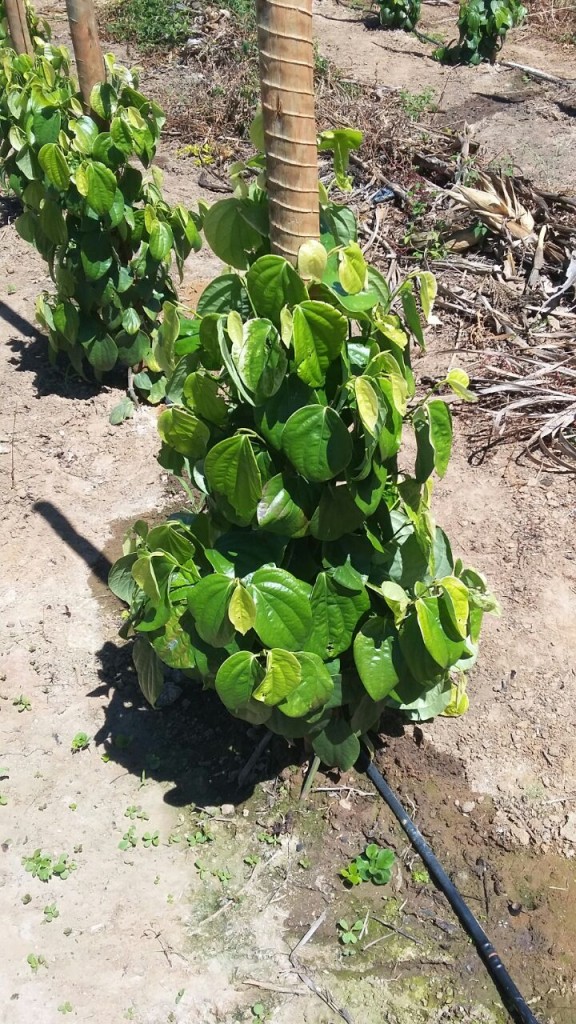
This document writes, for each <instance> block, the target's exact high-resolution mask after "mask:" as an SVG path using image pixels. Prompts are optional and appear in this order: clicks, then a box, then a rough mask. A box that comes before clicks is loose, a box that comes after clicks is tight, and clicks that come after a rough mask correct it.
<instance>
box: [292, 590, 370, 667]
mask: <svg viewBox="0 0 576 1024" xmlns="http://www.w3.org/2000/svg"><path fill="white" fill-rule="evenodd" d="M310 600H311V608H312V619H313V629H312V633H311V635H310V638H309V640H308V642H307V644H306V646H307V649H308V650H309V651H312V652H314V653H315V654H317V655H319V656H320V657H321V658H322V659H323V660H324V661H325V660H327V659H328V658H333V657H336V656H337V655H338V654H340V653H342V652H343V651H346V650H348V648H349V647H350V645H351V643H352V637H353V635H354V630H355V629H356V626H357V624H358V621H359V619H360V618H361V617H362V615H363V614H364V613H365V612H366V611H367V610H368V608H369V607H370V598H369V597H368V593H367V591H366V590H365V589H364V587H362V589H361V590H360V591H356V592H354V591H350V590H348V589H347V588H346V587H343V586H342V585H341V584H340V583H338V582H337V581H336V580H335V579H334V577H333V575H332V574H328V573H326V572H321V573H319V574H318V576H317V577H316V580H315V583H314V587H313V589H312V597H311V599H310Z"/></svg>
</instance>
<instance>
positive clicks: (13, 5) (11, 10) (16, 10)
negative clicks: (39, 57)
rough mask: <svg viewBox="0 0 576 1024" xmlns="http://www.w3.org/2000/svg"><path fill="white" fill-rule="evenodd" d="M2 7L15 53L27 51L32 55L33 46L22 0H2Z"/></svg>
mask: <svg viewBox="0 0 576 1024" xmlns="http://www.w3.org/2000/svg"><path fill="white" fill-rule="evenodd" d="M4 7H5V9H6V20H7V22H8V31H9V33H10V38H11V40H12V45H13V47H14V49H15V50H16V53H29V54H30V55H31V56H32V54H33V53H34V47H33V46H32V38H31V36H30V30H29V28H28V21H27V19H26V6H25V4H24V0H4Z"/></svg>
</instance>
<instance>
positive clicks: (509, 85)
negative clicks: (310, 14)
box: [314, 0, 576, 191]
mask: <svg viewBox="0 0 576 1024" xmlns="http://www.w3.org/2000/svg"><path fill="white" fill-rule="evenodd" d="M456 10H457V5H452V6H450V5H449V6H440V7H434V6H427V5H426V4H423V6H422V20H421V22H419V25H418V28H419V30H420V31H421V32H422V33H424V34H426V35H433V36H434V37H438V38H440V37H443V38H444V39H445V40H446V42H449V41H450V40H451V39H452V37H453V36H454V35H457V32H456V31H455V21H456ZM314 11H315V27H316V32H317V35H318V38H319V45H320V50H321V52H322V54H323V55H324V56H326V57H329V58H330V59H331V60H332V61H333V62H334V64H335V65H336V66H337V67H339V68H342V70H343V71H345V72H346V73H347V74H349V75H350V76H351V78H353V79H355V80H356V81H359V82H364V83H369V84H374V85H379V86H385V87H387V88H391V89H395V90H399V89H406V90H408V91H410V92H411V93H422V92H423V91H424V90H426V89H429V90H431V91H432V96H433V100H434V102H435V103H436V105H437V107H438V110H439V112H438V123H441V124H442V125H443V126H450V127H453V128H455V129H461V128H462V127H463V125H464V122H465V121H466V122H467V123H468V124H469V125H471V126H473V129H474V135H473V137H474V139H475V140H476V141H477V142H479V143H480V144H481V146H482V147H483V150H484V152H485V155H486V157H487V159H488V160H489V161H494V162H495V163H497V164H500V165H502V166H504V167H506V166H508V167H516V168H521V169H522V171H523V172H524V173H525V174H527V175H528V176H529V177H532V178H534V179H535V180H536V181H538V182H539V183H540V185H541V186H542V187H543V188H546V187H547V188H551V189H563V190H568V191H571V190H573V189H574V188H576V171H575V169H574V160H573V156H572V154H573V152H574V146H575V145H576V123H575V120H574V105H575V103H576V74H575V70H574V68H575V63H574V47H573V46H571V45H570V44H567V45H565V46H562V45H560V44H556V43H553V42H550V41H548V40H545V39H543V38H542V37H541V36H539V35H538V34H537V33H535V32H534V30H533V29H530V27H526V28H519V29H518V30H516V31H514V32H513V33H511V35H510V36H509V38H508V40H507V42H506V45H505V47H504V50H503V51H502V53H501V55H500V56H501V59H502V60H507V61H514V62H515V63H518V64H524V65H527V66H529V67H533V68H539V69H541V70H542V71H544V72H547V73H548V74H551V75H555V76H557V77H559V78H562V79H568V80H571V84H570V85H549V84H546V83H542V82H535V81H534V80H531V79H529V78H526V77H525V76H524V75H523V73H522V72H521V71H515V70H513V69H510V68H506V67H503V66H502V65H501V64H498V63H497V64H496V65H494V66H490V65H488V64H483V65H481V66H480V67H476V68H466V67H457V68H449V67H443V66H442V65H441V64H439V63H438V62H437V61H435V60H433V59H432V57H431V54H432V52H433V50H434V44H432V43H426V42H420V41H419V40H418V39H416V38H415V37H414V36H412V35H410V34H408V33H406V32H382V31H369V30H368V29H366V28H365V27H364V25H363V24H362V21H361V20H360V15H359V14H358V12H355V11H354V9H353V8H351V7H350V6H348V5H346V4H343V3H337V2H336V0H316V2H315V5H314Z"/></svg>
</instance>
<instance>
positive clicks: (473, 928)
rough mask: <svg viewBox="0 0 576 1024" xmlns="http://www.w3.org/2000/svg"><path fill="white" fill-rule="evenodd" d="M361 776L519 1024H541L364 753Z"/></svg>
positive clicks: (413, 825) (360, 760) (434, 857)
mask: <svg viewBox="0 0 576 1024" xmlns="http://www.w3.org/2000/svg"><path fill="white" fill-rule="evenodd" d="M356 770H357V771H358V772H364V773H365V774H366V775H367V776H368V778H369V779H370V781H371V782H372V783H373V785H374V786H375V787H376V789H377V790H378V792H379V794H380V796H381V797H383V798H384V800H385V801H386V803H387V804H388V806H389V808H390V810H391V811H392V813H393V814H394V815H395V817H396V818H397V819H398V821H399V822H400V824H401V826H402V828H403V829H404V831H405V833H406V835H407V836H408V838H409V840H410V842H411V843H412V845H413V847H414V849H415V850H416V851H417V852H418V853H419V854H420V857H421V858H422V860H423V862H424V864H425V865H426V867H427V868H428V871H429V872H430V875H431V877H432V878H433V879H434V882H435V883H436V885H437V886H438V888H439V889H440V890H441V891H442V892H443V893H444V895H445V896H446V899H447V900H448V902H449V904H450V906H451V907H452V910H453V911H454V913H455V914H456V917H457V918H458V920H459V921H460V924H461V925H462V927H463V928H464V930H465V931H467V932H468V935H469V936H470V938H471V939H472V941H473V943H474V945H475V946H476V950H477V952H478V955H479V956H480V958H481V960H482V961H483V962H484V965H485V967H486V969H487V971H488V973H489V975H490V977H491V978H492V981H493V982H494V984H495V986H496V988H497V989H498V992H499V994H500V996H501V998H502V1002H503V1003H504V1006H505V1007H506V1009H507V1011H508V1013H509V1014H510V1016H511V1018H512V1020H513V1021H515V1024H539V1022H538V1020H537V1019H536V1017H535V1016H534V1014H533V1013H532V1011H531V1009H530V1007H529V1006H528V1005H527V1003H526V1000H525V999H524V997H523V995H522V994H521V992H520V991H519V990H518V989H517V988H516V985H515V984H514V982H513V981H512V978H511V977H510V975H509V974H508V971H507V970H506V968H505V967H504V964H503V963H502V961H501V959H500V957H499V956H498V954H497V952H496V950H495V949H494V946H493V945H492V943H491V942H490V940H489V938H488V936H487V935H486V932H485V931H484V929H483V928H482V927H481V925H480V924H479V922H478V921H477V920H476V918H475V917H474V914H473V913H472V911H471V910H470V908H469V907H468V906H467V905H466V903H465V902H464V900H463V899H462V896H461V895H460V893H459V891H458V889H457V888H456V886H455V885H454V883H453V882H452V881H451V880H450V878H449V877H448V875H447V874H446V872H445V870H444V868H443V867H442V865H441V864H440V861H439V860H438V858H437V857H436V856H435V854H434V853H433V852H432V850H431V849H430V847H429V846H428V843H427V842H426V840H425V839H424V836H423V835H422V833H421V832H420V831H419V830H418V829H417V828H416V825H415V824H414V822H413V821H412V820H411V818H409V816H408V814H407V813H406V811H405V810H404V807H403V806H402V804H401V803H400V801H399V800H398V798H397V797H396V796H395V794H394V793H393V792H392V790H391V789H390V786H389V785H388V783H387V782H386V780H385V779H384V777H383V776H382V775H381V774H380V772H379V771H378V769H377V768H376V766H375V765H374V764H373V762H372V761H371V760H370V758H369V756H368V754H367V752H366V751H365V750H363V751H362V753H361V755H360V758H359V760H358V762H357V764H356Z"/></svg>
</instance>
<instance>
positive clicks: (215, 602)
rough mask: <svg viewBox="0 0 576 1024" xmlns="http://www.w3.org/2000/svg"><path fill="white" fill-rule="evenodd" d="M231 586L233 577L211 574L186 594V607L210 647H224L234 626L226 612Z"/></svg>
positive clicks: (231, 590)
mask: <svg viewBox="0 0 576 1024" xmlns="http://www.w3.org/2000/svg"><path fill="white" fill-rule="evenodd" d="M234 589H235V584H234V580H231V579H230V578H229V577H228V576H222V575H221V574H220V573H212V575H210V576H205V577H204V579H202V580H200V582H199V583H197V584H196V586H194V587H192V588H191V589H190V591H189V593H188V607H189V609H190V611H191V613H192V615H193V616H194V622H195V625H196V629H197V630H198V633H199V635H200V636H201V637H202V639H203V640H205V641H206V643H209V644H212V645H213V646H214V647H225V646H226V644H228V643H230V641H231V640H232V637H233V636H234V625H233V624H232V622H231V621H230V618H229V615H228V607H229V604H230V600H231V598H232V594H233V593H234Z"/></svg>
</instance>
